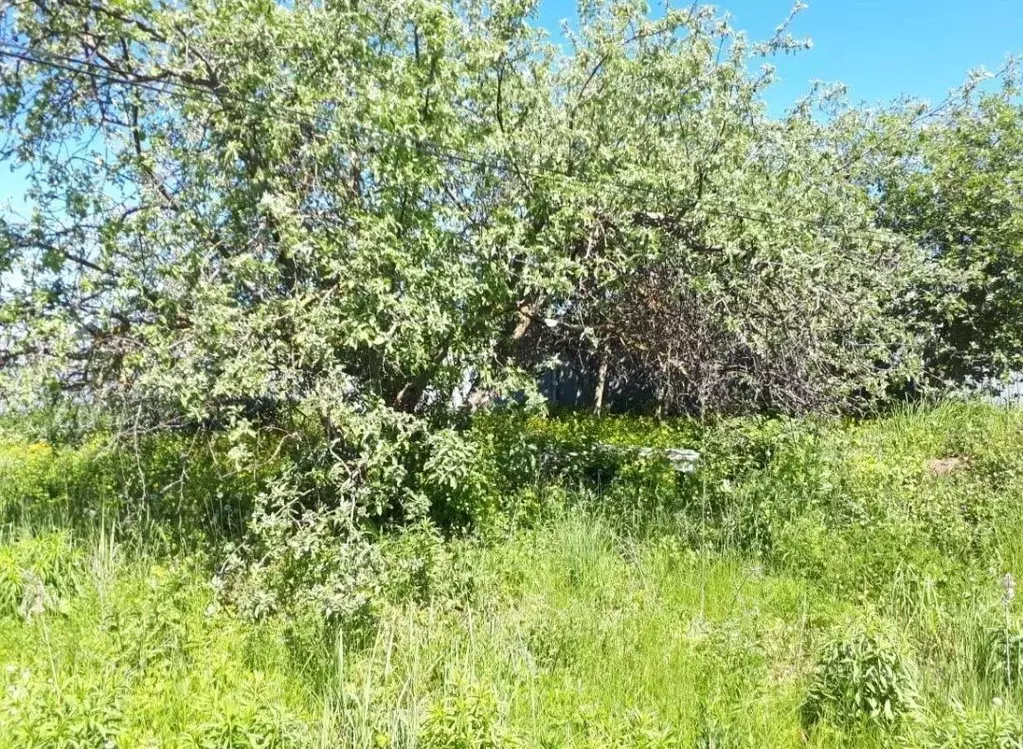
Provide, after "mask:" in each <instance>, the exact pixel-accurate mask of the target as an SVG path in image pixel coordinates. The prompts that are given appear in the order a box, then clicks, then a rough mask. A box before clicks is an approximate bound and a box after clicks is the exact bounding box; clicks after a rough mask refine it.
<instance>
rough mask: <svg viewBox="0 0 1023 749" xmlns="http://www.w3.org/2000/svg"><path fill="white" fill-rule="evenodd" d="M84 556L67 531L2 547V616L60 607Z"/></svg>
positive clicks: (28, 615)
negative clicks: (73, 543)
mask: <svg viewBox="0 0 1023 749" xmlns="http://www.w3.org/2000/svg"><path fill="white" fill-rule="evenodd" d="M79 564H80V554H79V553H78V550H77V549H75V547H74V546H73V545H72V542H71V537H70V535H69V534H68V533H67V532H66V531H55V532H52V533H47V534H44V535H39V536H25V537H23V538H19V539H18V540H16V541H14V542H13V543H10V544H7V545H3V546H0V617H4V616H12V615H14V614H16V613H20V614H21V615H22V616H25V617H30V616H31V615H32V614H33V613H35V612H39V613H41V612H42V611H44V610H47V609H53V608H56V607H58V606H59V604H60V602H61V600H62V599H63V598H64V597H65V596H66V595H67V594H68V593H69V592H71V590H72V589H73V587H74V584H75V581H76V573H77V572H78V566H79Z"/></svg>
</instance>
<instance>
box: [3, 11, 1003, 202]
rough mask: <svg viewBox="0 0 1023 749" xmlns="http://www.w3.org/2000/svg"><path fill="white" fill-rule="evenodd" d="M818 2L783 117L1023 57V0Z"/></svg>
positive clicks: (739, 19)
mask: <svg viewBox="0 0 1023 749" xmlns="http://www.w3.org/2000/svg"><path fill="white" fill-rule="evenodd" d="M675 2H684V0H675ZM575 6H576V3H575V0H540V18H539V20H540V23H541V24H542V25H544V26H545V27H547V28H549V29H551V31H552V33H554V34H555V35H556V34H557V33H558V28H559V23H560V21H561V19H563V18H567V19H572V18H573V17H574V15H575ZM809 6H810V7H809V8H808V9H807V10H805V11H803V12H802V13H801V14H800V15H799V17H798V18H797V20H796V22H795V25H794V26H793V32H794V33H796V34H797V35H800V36H804V35H805V36H809V37H811V38H812V39H813V41H814V48H813V49H812V50H809V51H807V52H802V53H800V54H799V55H796V56H789V57H784V58H780V59H777V60H775V63H776V64H777V66H778V72H779V75H780V77H781V80H780V82H779V83H778V85H777V86H776V87H775V88H774V89H773V90H772V91H771V93H770V97H769V99H770V101H769V103H770V105H771V109H772V111H774V112H777V113H780V112H782V111H784V109H785V108H786V107H787V106H789V105H790V104H791V103H792V102H793V101H795V100H796V99H797V98H798V97H799V96H800V95H801V94H802V93H804V92H805V91H806V89H807V88H808V85H809V82H810V81H812V80H814V79H821V80H824V81H829V82H838V81H841V82H843V83H846V84H848V85H849V87H850V94H851V96H852V98H853V99H854V100H856V101H867V102H877V101H881V100H890V99H893V98H896V97H898V96H900V95H902V94H912V95H915V96H921V97H924V98H928V99H931V100H932V101H939V100H941V99H943V98H944V97H945V95H946V94H947V93H948V90H949V89H950V88H952V87H954V86H957V85H959V84H960V83H961V82H962V81H963V79H964V78H965V75H966V73H967V71H968V70H970V69H972V68H975V67H977V66H979V65H984V66H986V67H987V68H988V69H989V70H995V69H997V68H998V67H999V66H1000V65H1001V64H1002V62H1003V60H1004V59H1005V56H1006V55H1007V54H1009V53H1021V54H1023V0H809ZM718 7H719V8H720V9H722V10H727V11H729V12H730V13H732V15H733V17H734V18H733V25H734V26H735V27H737V28H740V29H745V30H746V31H748V32H749V33H750V35H751V36H753V37H755V38H764V37H767V36H770V35H771V33H772V32H773V30H774V27H775V26H776V25H777V24H778V22H779V21H781V20H782V19H783V18H785V16H786V15H787V14H788V11H789V9H790V7H791V3H790V2H789V0H727V1H726V2H722V3H719V4H718ZM23 189H24V184H23V182H22V180H21V179H19V178H18V176H17V175H12V174H10V173H9V171H8V169H7V167H6V166H5V165H2V164H0V205H2V204H3V203H6V202H7V200H8V199H9V200H11V202H12V204H14V205H15V206H17V205H18V204H20V197H21V193H22V191H23Z"/></svg>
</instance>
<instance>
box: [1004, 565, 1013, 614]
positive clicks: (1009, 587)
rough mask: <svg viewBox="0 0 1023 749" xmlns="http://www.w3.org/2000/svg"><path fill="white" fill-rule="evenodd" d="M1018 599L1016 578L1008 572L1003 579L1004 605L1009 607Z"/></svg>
mask: <svg viewBox="0 0 1023 749" xmlns="http://www.w3.org/2000/svg"><path fill="white" fill-rule="evenodd" d="M1015 597H1016V578H1014V577H1013V576H1012V573H1011V572H1006V573H1005V577H1003V578H1002V604H1003V605H1005V606H1008V605H1009V604H1010V603H1012V599H1013V598H1015Z"/></svg>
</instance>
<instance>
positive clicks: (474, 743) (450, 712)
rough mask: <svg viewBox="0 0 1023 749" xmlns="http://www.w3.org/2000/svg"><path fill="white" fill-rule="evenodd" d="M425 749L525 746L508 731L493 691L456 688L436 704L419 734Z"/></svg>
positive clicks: (487, 748) (488, 748)
mask: <svg viewBox="0 0 1023 749" xmlns="http://www.w3.org/2000/svg"><path fill="white" fill-rule="evenodd" d="M419 746H421V747H422V748H423V749H511V748H512V747H518V746H524V744H523V743H522V742H521V741H520V740H519V739H518V738H517V737H516V736H515V735H514V734H513V733H512V732H511V731H510V730H509V729H508V728H507V726H506V724H505V716H504V715H503V714H502V711H501V706H500V705H499V704H498V702H497V700H496V698H495V696H494V694H493V692H492V691H490V690H488V689H487V688H485V687H480V686H469V685H464V684H459V685H456V687H455V690H454V693H453V694H449V695H447V696H445V697H444V698H442V699H440V700H438V701H436V702H434V703H433V704H432V705H431V706H430V709H429V711H428V712H427V715H426V719H425V720H424V721H423V724H422V726H421V728H420V731H419Z"/></svg>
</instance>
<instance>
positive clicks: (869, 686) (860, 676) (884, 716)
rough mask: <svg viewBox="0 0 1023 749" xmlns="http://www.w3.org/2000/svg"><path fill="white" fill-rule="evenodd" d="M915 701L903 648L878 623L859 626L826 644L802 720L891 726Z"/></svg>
mask: <svg viewBox="0 0 1023 749" xmlns="http://www.w3.org/2000/svg"><path fill="white" fill-rule="evenodd" d="M916 706H917V691H916V684H915V673H914V669H913V666H912V663H911V661H910V659H909V657H908V656H907V654H906V652H905V649H904V648H903V647H902V646H901V645H900V644H899V643H898V642H897V641H896V640H895V639H894V638H892V637H891V636H889V635H886V634H883V633H882V632H881V631H880V630H878V629H876V628H874V627H869V626H868V627H863V626H855V627H853V628H852V629H851V630H849V631H847V632H844V633H842V634H841V635H839V636H838V637H835V638H833V639H831V640H830V641H829V642H828V643H827V644H826V645H825V646H824V648H823V649H822V651H821V654H820V657H819V659H818V663H817V672H816V674H815V676H814V678H813V680H812V682H811V684H810V689H809V693H808V695H807V698H806V701H805V702H804V704H803V709H802V714H803V720H804V722H805V723H806V724H808V725H810V724H813V723H817V722H818V721H820V720H825V719H826V720H830V721H832V722H835V723H838V724H842V725H846V724H865V723H874V724H878V725H881V726H893V725H895V724H896V723H898V722H899V721H900V720H902V719H903V718H905V717H906V716H907V715H909V714H910V713H911V712H912V711H913V710H915V709H916Z"/></svg>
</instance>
